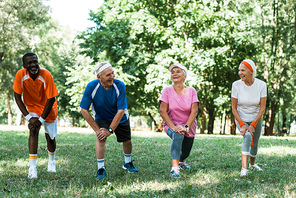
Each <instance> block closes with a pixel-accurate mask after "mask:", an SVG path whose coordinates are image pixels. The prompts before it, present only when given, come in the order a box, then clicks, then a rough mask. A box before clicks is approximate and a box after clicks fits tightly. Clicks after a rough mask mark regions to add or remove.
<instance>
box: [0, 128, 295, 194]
mask: <svg viewBox="0 0 296 198" xmlns="http://www.w3.org/2000/svg"><path fill="white" fill-rule="evenodd" d="M95 138H96V137H95V135H94V134H93V133H89V132H81V133H78V132H76V133H71V132H60V133H59V134H58V137H57V152H56V154H57V155H56V163H57V173H56V174H53V173H48V172H47V171H46V170H47V162H48V154H47V149H46V141H45V138H44V133H43V132H41V133H40V136H39V148H38V161H37V169H38V179H33V180H32V179H31V180H30V179H27V174H28V168H29V160H28V155H29V154H28V147H27V144H28V131H25V132H20V131H0V175H1V177H0V197H296V174H295V173H296V170H295V167H296V166H295V165H296V156H295V155H296V138H274V137H262V138H261V139H260V148H259V153H258V159H257V163H258V164H259V165H260V166H261V167H262V168H263V169H264V172H249V175H248V177H247V178H240V177H239V173H240V168H241V143H242V137H240V136H219V135H212V136H209V135H200V134H198V135H197V137H196V139H195V142H194V145H193V149H192V152H191V155H190V156H189V158H188V159H187V162H188V163H189V164H190V165H191V167H192V170H191V171H185V170H184V171H182V172H181V174H182V176H181V178H179V179H173V178H170V175H169V172H170V168H171V161H170V142H171V141H170V139H169V138H168V137H167V136H166V135H165V134H164V133H150V132H148V133H147V132H141V133H140V132H134V133H133V139H132V140H133V156H132V159H133V160H134V164H135V166H136V167H137V168H138V170H139V173H135V174H128V173H126V171H125V170H123V169H122V168H121V167H122V164H123V151H122V145H121V144H119V143H117V142H116V138H115V136H114V135H113V136H111V137H109V138H108V142H107V146H106V148H107V149H106V158H105V166H106V170H107V179H104V180H97V179H95V175H96V170H97V164H96V156H95V147H94V146H95Z"/></svg>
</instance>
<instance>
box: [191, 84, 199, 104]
mask: <svg viewBox="0 0 296 198" xmlns="http://www.w3.org/2000/svg"><path fill="white" fill-rule="evenodd" d="M195 102H197V106H199V104H200V102H199V100H198V98H197V92H196V90H195V89H194V88H192V103H195Z"/></svg>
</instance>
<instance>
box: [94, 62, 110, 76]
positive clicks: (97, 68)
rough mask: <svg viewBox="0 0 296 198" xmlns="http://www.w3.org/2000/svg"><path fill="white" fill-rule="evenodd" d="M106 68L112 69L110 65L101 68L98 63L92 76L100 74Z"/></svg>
mask: <svg viewBox="0 0 296 198" xmlns="http://www.w3.org/2000/svg"><path fill="white" fill-rule="evenodd" d="M108 67H112V65H111V64H110V63H106V64H105V65H103V66H101V63H100V64H98V65H97V66H96V68H95V69H94V71H93V74H94V75H98V74H99V73H101V72H102V71H104V70H105V69H107V68H108Z"/></svg>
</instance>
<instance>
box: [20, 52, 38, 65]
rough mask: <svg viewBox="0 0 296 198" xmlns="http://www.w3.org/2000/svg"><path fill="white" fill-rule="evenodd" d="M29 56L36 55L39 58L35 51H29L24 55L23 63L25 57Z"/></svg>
mask: <svg viewBox="0 0 296 198" xmlns="http://www.w3.org/2000/svg"><path fill="white" fill-rule="evenodd" d="M28 56H36V57H37V58H38V56H37V55H36V54H35V53H33V52H28V53H26V54H25V55H24V56H23V64H24V63H25V58H26V57H28Z"/></svg>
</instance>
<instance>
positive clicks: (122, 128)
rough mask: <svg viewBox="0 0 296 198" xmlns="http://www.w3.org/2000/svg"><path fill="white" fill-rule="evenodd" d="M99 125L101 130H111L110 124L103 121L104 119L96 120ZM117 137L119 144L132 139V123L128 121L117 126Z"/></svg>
mask: <svg viewBox="0 0 296 198" xmlns="http://www.w3.org/2000/svg"><path fill="white" fill-rule="evenodd" d="M96 123H97V125H98V126H99V127H100V128H105V129H109V126H110V124H111V123H110V122H108V121H106V120H103V119H97V120H96ZM114 133H115V135H116V137H117V142H126V141H128V140H130V139H132V138H131V127H130V122H129V120H127V121H126V122H124V123H121V124H119V125H118V126H117V128H116V129H115V131H114Z"/></svg>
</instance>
